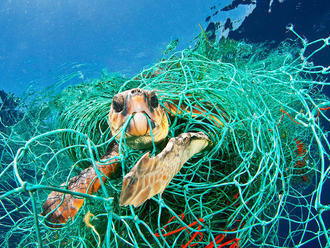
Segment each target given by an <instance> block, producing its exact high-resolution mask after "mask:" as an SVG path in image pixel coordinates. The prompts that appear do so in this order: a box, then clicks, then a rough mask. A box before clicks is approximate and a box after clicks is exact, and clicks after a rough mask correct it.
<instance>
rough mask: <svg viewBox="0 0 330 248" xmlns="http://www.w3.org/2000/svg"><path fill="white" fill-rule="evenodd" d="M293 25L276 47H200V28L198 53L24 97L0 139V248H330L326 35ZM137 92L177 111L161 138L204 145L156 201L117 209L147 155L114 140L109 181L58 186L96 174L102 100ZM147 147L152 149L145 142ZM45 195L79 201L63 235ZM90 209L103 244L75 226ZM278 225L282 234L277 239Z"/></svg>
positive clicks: (102, 143)
mask: <svg viewBox="0 0 330 248" xmlns="http://www.w3.org/2000/svg"><path fill="white" fill-rule="evenodd" d="M289 29H290V30H291V31H292V32H293V33H294V34H295V35H296V37H297V40H296V41H295V42H293V43H292V44H289V43H282V44H281V45H280V46H279V47H278V48H277V49H274V50H271V49H269V48H267V47H266V46H265V45H262V44H246V43H244V42H236V41H232V40H220V41H219V42H217V43H213V44H212V45H210V44H208V43H207V42H208V41H207V40H205V38H204V36H203V34H201V35H200V37H199V39H198V40H197V44H196V46H195V47H194V48H192V49H186V50H183V51H181V52H177V53H173V54H170V55H167V56H168V57H164V58H163V59H162V60H161V61H159V62H158V63H156V64H155V65H153V66H152V67H150V68H147V69H144V70H143V71H142V72H141V73H139V74H138V75H136V76H135V77H133V78H132V79H126V78H123V77H121V76H118V75H113V74H110V73H106V72H104V73H103V75H102V77H101V78H100V79H99V80H95V81H91V82H86V83H83V84H80V85H76V86H72V87H69V88H66V89H64V90H63V91H61V92H57V93H56V91H51V90H50V92H51V93H49V94H50V95H49V96H47V97H39V96H38V95H35V96H31V98H32V99H29V101H27V102H26V105H25V116H24V117H23V119H22V120H21V121H19V122H18V123H17V124H15V125H14V126H12V127H11V133H9V134H8V133H6V134H2V133H1V134H0V138H1V142H2V143H3V145H1V146H0V147H2V149H3V151H2V152H1V154H2V155H1V164H2V172H1V173H0V182H1V186H0V213H1V215H0V216H1V217H0V225H1V228H0V229H6V232H5V233H0V245H1V247H6V246H7V247H16V246H17V247H29V246H35V244H38V245H39V247H42V246H44V247H97V245H100V247H178V246H183V247H189V246H190V245H193V244H196V243H197V242H198V244H199V247H211V246H212V245H213V246H212V247H216V246H219V245H221V244H225V243H226V244H227V245H228V246H230V245H232V246H234V244H239V247H255V246H260V247H303V246H304V245H305V244H308V243H309V242H311V241H313V240H318V242H319V244H320V247H325V246H326V245H330V239H329V233H328V229H329V226H328V224H327V223H326V222H325V219H324V216H325V215H324V213H325V212H326V211H329V206H328V205H327V204H326V203H325V201H324V196H323V197H322V190H324V188H323V187H324V186H325V184H326V181H327V180H328V178H329V170H330V169H329V165H328V164H327V162H326V161H327V160H328V159H329V153H328V151H329V142H328V140H327V135H328V131H327V130H325V129H324V128H323V127H322V126H321V122H320V121H321V119H322V120H323V121H326V122H329V117H328V116H327V112H326V111H327V110H328V109H329V107H330V104H329V99H328V98H327V97H326V96H324V95H323V94H322V92H321V89H322V88H324V87H328V85H329V83H328V82H326V81H325V79H324V78H322V76H324V75H328V74H329V68H326V67H322V66H315V65H313V64H312V63H310V59H311V58H312V56H313V55H314V54H316V53H320V52H322V51H323V49H324V48H325V47H326V46H328V45H329V37H328V38H325V39H319V40H316V41H312V42H309V43H308V42H307V41H305V40H304V39H303V38H302V37H301V36H299V35H298V34H297V33H296V32H295V31H294V30H293V29H292V28H289ZM300 43H301V44H302V47H299V44H300ZM311 46H312V47H313V52H310V49H311ZM315 47H316V48H315ZM306 51H309V52H308V55H306V54H305V53H307V52H306ZM68 78H70V79H72V77H70V76H68ZM134 87H140V88H144V89H149V90H155V91H156V92H157V94H158V96H159V99H160V104H161V105H162V106H163V107H164V108H165V105H164V103H165V101H168V102H171V103H173V104H176V105H177V106H178V107H183V108H182V109H183V111H182V113H180V114H178V113H177V115H175V116H174V117H173V118H171V119H170V122H169V123H170V130H169V135H168V136H169V138H171V137H175V136H178V135H179V134H181V133H183V132H189V131H191V132H192V131H194V132H199V131H203V132H205V133H207V134H208V136H209V137H210V139H211V142H212V144H213V145H212V147H211V148H210V149H209V150H207V151H204V152H202V153H200V154H197V155H196V156H194V157H193V158H192V159H190V160H189V161H188V162H187V163H185V164H184V166H183V168H182V169H181V171H180V172H179V173H178V175H176V176H175V178H174V179H173V180H172V181H171V183H170V184H169V185H168V187H167V188H166V190H165V191H164V193H163V194H162V196H161V197H160V196H158V195H157V196H155V197H153V198H152V199H150V200H148V201H147V202H146V203H144V204H143V205H142V206H141V207H139V208H133V207H119V204H118V201H119V195H120V191H121V186H122V176H123V175H125V174H126V173H127V172H128V171H129V170H130V169H131V168H132V167H133V166H134V164H136V162H137V161H138V160H139V159H140V158H141V156H142V155H143V154H144V153H145V152H146V151H139V150H132V149H130V148H129V147H127V145H126V141H125V137H124V135H122V136H121V139H120V140H119V145H120V154H119V156H118V160H119V162H120V163H121V166H120V167H121V168H122V172H121V173H118V174H119V175H118V177H117V178H112V179H110V180H107V181H106V182H105V183H101V185H102V190H100V191H99V192H98V193H97V194H95V195H87V194H81V193H77V192H72V191H70V190H68V189H67V184H68V182H69V179H70V178H72V176H73V175H76V174H78V173H79V172H80V171H81V169H83V168H86V167H87V166H91V165H93V166H94V168H96V167H95V163H96V161H98V160H99V159H100V157H101V156H102V155H103V154H104V153H105V151H106V150H107V148H108V145H109V144H110V143H111V142H112V141H113V140H114V139H115V137H111V135H110V130H109V128H108V120H107V115H108V113H109V110H110V105H111V99H112V97H113V96H114V94H116V93H117V92H121V91H124V90H126V89H130V88H134ZM41 98H43V99H41ZM193 109H195V110H196V109H198V110H203V112H204V113H201V114H192V110H193ZM215 119H217V120H219V121H220V122H222V123H223V124H224V126H220V125H218V124H217V123H216V122H215V121H212V120H215ZM127 124H128V121H127V123H126V125H124V127H123V129H122V130H121V132H125V129H126V126H127ZM149 125H150V123H149ZM15 151H17V152H16V155H15ZM151 151H152V152H153V153H158V152H159V151H160V148H159V147H157V146H156V145H155V144H154V146H153V147H152V148H151ZM68 155H69V156H68ZM97 176H98V177H99V178H101V176H102V173H101V172H99V171H97ZM100 181H101V182H102V180H100ZM63 182H66V186H65V187H63V186H59V185H61V184H62V183H63ZM54 190H55V191H59V192H62V193H65V194H73V195H75V196H77V197H85V198H86V201H85V204H84V206H83V207H82V208H81V210H80V211H79V212H78V214H77V216H76V217H75V218H74V219H73V220H70V221H69V222H68V223H67V224H66V225H65V226H64V227H63V228H61V229H56V228H50V227H48V226H46V225H45V218H46V217H44V216H41V215H40V213H41V211H42V204H43V202H44V201H45V200H46V199H47V196H48V194H49V193H50V192H51V191H54ZM88 211H90V212H91V213H93V214H94V215H95V218H93V219H92V221H91V223H92V224H93V226H95V229H96V230H97V232H98V233H99V234H100V236H101V240H102V241H101V244H97V243H98V238H97V235H95V233H94V232H93V231H92V230H91V229H90V228H88V227H87V226H86V225H85V223H84V221H83V217H84V215H85V214H86V213H87V212H88ZM181 214H183V215H181ZM312 222H313V223H316V225H315V226H316V227H315V228H314V229H313V227H312V226H311V223H312ZM283 227H285V228H287V230H288V232H287V233H288V235H287V236H286V237H282V236H280V235H279V234H278V233H279V229H280V228H283ZM311 234H312V235H311ZM236 247H237V245H236Z"/></svg>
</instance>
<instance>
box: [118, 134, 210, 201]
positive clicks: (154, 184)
mask: <svg viewBox="0 0 330 248" xmlns="http://www.w3.org/2000/svg"><path fill="white" fill-rule="evenodd" d="M210 142H211V141H210V139H209V138H208V136H207V135H206V134H204V133H203V132H198V133H183V134H180V135H179V136H178V137H175V138H171V139H170V140H169V142H168V144H167V145H166V147H165V148H164V149H163V151H162V152H161V153H159V154H158V155H157V156H155V157H150V153H146V154H145V155H144V156H143V157H142V158H141V159H140V160H139V161H138V162H137V163H136V165H135V166H134V167H133V168H132V169H131V171H130V172H129V173H128V174H127V175H126V176H125V177H124V180H123V186H122V191H121V195H120V205H121V206H126V205H134V206H135V207H138V206H140V205H141V204H142V203H144V202H145V201H146V200H148V199H150V198H151V197H153V196H154V195H156V194H161V193H163V191H164V190H165V188H166V187H167V185H168V184H169V183H170V181H171V180H172V178H173V177H174V176H175V175H176V174H177V173H178V172H179V171H180V169H181V167H182V166H183V164H184V163H185V162H186V161H188V160H189V159H190V158H191V157H192V156H193V155H194V154H196V153H199V152H201V151H202V150H203V149H205V148H206V147H207V146H208V145H209V143H210Z"/></svg>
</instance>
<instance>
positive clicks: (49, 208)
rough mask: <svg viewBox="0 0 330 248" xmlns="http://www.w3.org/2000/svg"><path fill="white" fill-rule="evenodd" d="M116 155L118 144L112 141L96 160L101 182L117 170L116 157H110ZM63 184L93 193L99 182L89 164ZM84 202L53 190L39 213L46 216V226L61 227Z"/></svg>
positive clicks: (75, 189)
mask: <svg viewBox="0 0 330 248" xmlns="http://www.w3.org/2000/svg"><path fill="white" fill-rule="evenodd" d="M118 155H119V153H118V145H117V144H116V143H114V144H113V145H112V147H111V149H110V151H109V152H107V154H106V155H104V156H102V158H101V161H100V162H96V165H97V169H98V171H99V172H101V175H102V178H101V179H102V181H103V182H104V181H105V180H106V177H110V176H111V175H113V174H114V173H115V172H116V171H117V169H118V167H119V163H118V162H117V161H118V159H112V158H114V157H116V156H118ZM65 185H67V189H68V190H70V191H73V192H79V193H85V194H93V193H95V192H97V191H98V190H99V188H100V186H101V182H100V179H99V178H98V176H97V174H96V171H95V169H94V167H93V166H90V167H88V168H86V169H85V170H83V171H82V172H81V173H80V174H79V175H77V176H75V177H72V178H70V180H69V182H68V183H63V184H62V185H61V186H65ZM84 202H85V198H81V197H77V196H74V195H71V194H63V193H61V192H58V191H53V192H51V193H50V194H49V196H48V198H47V200H46V201H45V202H44V204H43V205H42V209H43V212H42V213H41V215H43V216H46V218H47V222H46V223H47V225H48V226H51V227H62V226H63V224H65V223H66V222H67V221H68V220H69V219H71V218H74V216H75V215H76V214H77V213H78V211H79V209H80V208H81V207H82V206H83V204H84Z"/></svg>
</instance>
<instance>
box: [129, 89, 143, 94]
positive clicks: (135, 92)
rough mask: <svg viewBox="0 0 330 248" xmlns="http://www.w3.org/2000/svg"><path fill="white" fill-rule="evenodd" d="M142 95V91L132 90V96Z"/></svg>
mask: <svg viewBox="0 0 330 248" xmlns="http://www.w3.org/2000/svg"><path fill="white" fill-rule="evenodd" d="M140 93H141V90H140V89H138V88H136V89H132V90H131V94H132V95H135V94H140Z"/></svg>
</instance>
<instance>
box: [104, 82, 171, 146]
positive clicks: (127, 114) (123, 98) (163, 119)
mask: <svg viewBox="0 0 330 248" xmlns="http://www.w3.org/2000/svg"><path fill="white" fill-rule="evenodd" d="M127 122H128V123H127ZM126 124H127V126H126V128H125V130H124V133H125V138H126V142H127V145H129V146H130V147H131V148H133V149H141V148H146V147H149V146H151V145H152V140H153V141H154V142H155V143H158V142H160V141H162V140H164V139H165V137H166V136H167V133H168V129H169V124H168V119H167V116H166V113H165V110H164V109H163V108H162V107H161V106H160V104H159V102H158V97H157V95H156V93H155V92H154V91H149V90H144V89H138V88H135V89H131V90H127V91H124V92H121V93H118V94H116V95H115V96H114V97H113V99H112V104H111V109H110V113H109V125H110V128H111V133H112V135H116V139H117V140H119V139H120V138H121V136H122V134H123V127H124V126H125V125H126ZM151 133H152V136H151ZM152 137H153V138H152Z"/></svg>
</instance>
